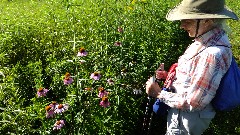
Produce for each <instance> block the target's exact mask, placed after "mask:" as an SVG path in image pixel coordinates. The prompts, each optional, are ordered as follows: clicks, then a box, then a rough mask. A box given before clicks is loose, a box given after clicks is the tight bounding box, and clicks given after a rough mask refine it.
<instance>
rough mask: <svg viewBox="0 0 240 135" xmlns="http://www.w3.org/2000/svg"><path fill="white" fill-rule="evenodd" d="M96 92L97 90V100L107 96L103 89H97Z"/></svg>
mask: <svg viewBox="0 0 240 135" xmlns="http://www.w3.org/2000/svg"><path fill="white" fill-rule="evenodd" d="M98 90H99V94H98V97H99V98H103V97H105V96H108V92H107V91H105V90H104V88H103V87H99V88H98Z"/></svg>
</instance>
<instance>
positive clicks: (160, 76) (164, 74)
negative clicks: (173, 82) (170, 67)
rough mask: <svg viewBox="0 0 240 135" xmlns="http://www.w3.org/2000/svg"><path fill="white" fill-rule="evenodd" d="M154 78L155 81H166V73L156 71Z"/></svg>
mask: <svg viewBox="0 0 240 135" xmlns="http://www.w3.org/2000/svg"><path fill="white" fill-rule="evenodd" d="M156 78H157V79H166V78H167V71H156Z"/></svg>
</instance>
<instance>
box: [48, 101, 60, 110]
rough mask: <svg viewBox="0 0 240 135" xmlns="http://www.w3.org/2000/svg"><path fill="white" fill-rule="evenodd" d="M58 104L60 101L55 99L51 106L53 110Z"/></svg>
mask: <svg viewBox="0 0 240 135" xmlns="http://www.w3.org/2000/svg"><path fill="white" fill-rule="evenodd" d="M57 105H58V103H57V102H56V101H53V102H52V103H51V104H50V105H49V106H50V107H52V108H53V110H55V109H56V106H57Z"/></svg>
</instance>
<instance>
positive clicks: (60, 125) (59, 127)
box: [53, 120, 65, 130]
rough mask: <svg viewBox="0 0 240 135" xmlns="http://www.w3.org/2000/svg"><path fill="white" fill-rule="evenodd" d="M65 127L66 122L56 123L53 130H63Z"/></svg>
mask: <svg viewBox="0 0 240 135" xmlns="http://www.w3.org/2000/svg"><path fill="white" fill-rule="evenodd" d="M64 125H65V122H64V120H59V121H56V123H55V124H54V126H53V130H59V129H61V128H62V127H63V126H64Z"/></svg>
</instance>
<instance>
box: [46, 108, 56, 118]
mask: <svg viewBox="0 0 240 135" xmlns="http://www.w3.org/2000/svg"><path fill="white" fill-rule="evenodd" d="M45 110H46V118H50V117H51V118H53V117H54V107H51V106H50V105H48V106H46V108H45Z"/></svg>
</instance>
